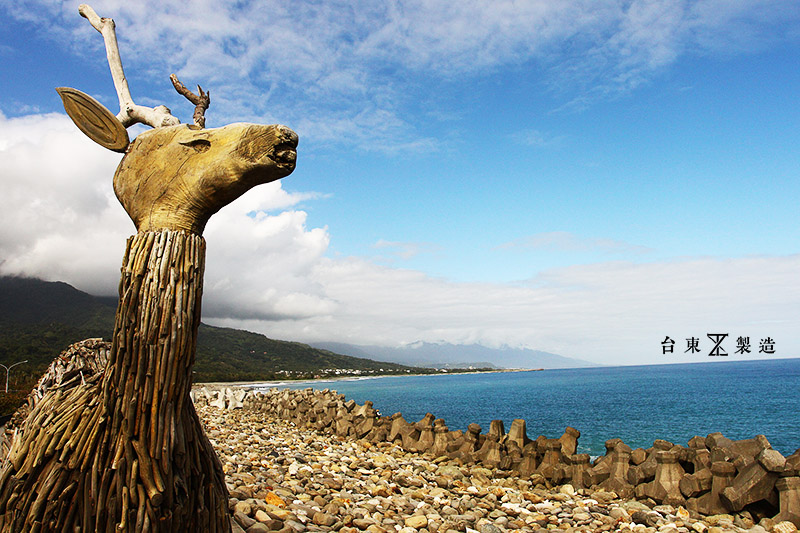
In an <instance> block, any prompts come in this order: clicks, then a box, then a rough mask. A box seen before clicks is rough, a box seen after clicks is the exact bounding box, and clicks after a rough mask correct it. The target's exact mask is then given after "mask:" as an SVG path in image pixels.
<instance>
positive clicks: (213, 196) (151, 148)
mask: <svg viewBox="0 0 800 533" xmlns="http://www.w3.org/2000/svg"><path fill="white" fill-rule="evenodd" d="M78 12H79V13H80V14H81V15H82V16H83V17H85V18H86V19H88V20H89V22H90V23H91V24H92V26H93V27H94V28H95V29H96V30H97V31H99V32H100V33H101V34H102V35H103V39H104V40H105V44H106V55H107V57H108V63H109V67H110V69H111V76H112V78H113V80H114V86H115V87H116V90H117V96H118V97H119V102H120V112H119V114H117V115H116V116H114V115H113V114H112V113H111V112H110V111H108V110H107V109H106V108H105V107H104V106H103V105H102V104H100V103H99V102H97V101H96V100H95V99H93V98H92V97H90V96H89V95H87V94H84V93H82V92H81V91H78V90H76V89H71V88H66V87H61V88H58V89H56V90H57V91H58V92H59V94H60V95H61V98H62V100H63V101H64V108H65V109H66V111H67V114H68V115H69V116H70V117H71V118H72V120H73V121H74V122H75V124H76V125H77V126H78V128H80V129H81V131H83V132H84V133H85V134H86V135H88V136H89V137H90V138H91V139H92V140H94V141H95V142H97V143H99V144H100V145H102V146H104V147H106V148H108V149H110V150H114V151H119V152H124V153H125V155H124V157H123V158H122V161H121V162H120V164H119V167H117V171H116V173H115V174H114V192H115V193H116V195H117V198H118V199H119V201H120V202H121V203H122V205H123V207H124V208H125V210H126V211H127V213H128V215H130V217H131V219H132V220H133V222H134V224H135V225H136V229H137V231H151V230H161V229H170V230H186V231H191V232H193V233H197V234H201V233H202V232H203V228H204V227H205V224H206V222H207V221H208V219H209V218H210V217H211V215H213V214H214V213H216V212H217V211H219V210H220V209H221V208H222V207H224V206H225V205H227V204H229V203H230V202H232V201H233V200H235V199H236V198H238V197H239V196H241V195H242V194H244V193H245V192H247V191H248V190H249V189H251V188H252V187H254V186H256V185H259V184H261V183H267V182H270V181H274V180H277V179H280V178H283V177H284V176H288V175H289V174H290V173H291V172H292V171H293V170H294V166H295V159H296V148H297V134H295V133H294V132H293V131H292V130H290V129H289V128H287V127H286V126H281V125H271V126H262V125H258V124H230V125H228V126H224V127H222V128H215V129H204V126H205V118H204V112H205V110H206V109H207V108H208V106H209V103H210V96H209V94H208V93H206V92H204V91H203V89H201V88H200V87H199V86H198V88H197V89H198V93H199V95H195V94H194V93H192V92H191V91H189V90H188V89H187V88H186V87H185V86H184V85H183V84H182V83H181V82H180V81H178V78H177V77H176V76H175V75H174V74H173V75H172V76H170V79H171V80H172V83H173V85H174V86H175V89H176V90H177V91H178V92H179V93H180V94H182V95H184V96H186V98H187V99H189V100H190V101H191V102H192V103H194V104H195V106H196V107H195V113H194V125H188V126H187V125H182V124H180V121H179V120H178V119H177V118H176V117H174V116H173V115H172V114H171V112H170V110H169V109H167V108H166V107H165V106H157V107H154V108H148V107H145V106H140V105H136V104H134V103H133V99H132V98H131V95H130V90H129V89H128V82H127V80H126V78H125V74H124V72H123V70H122V61H121V59H120V56H119V48H118V45H117V37H116V30H115V26H114V21H113V20H112V19H110V18H100V17H99V16H97V14H96V13H95V12H94V10H93V9H92V8H91V7H89V6H88V5H86V4H81V6H80V7H79V8H78ZM136 123H143V124H147V125H149V126H151V127H152V128H153V129H152V130H150V131H147V132H144V133H142V134H140V135H139V136H138V137H137V138H136V139H135V140H134V141H133V142H132V143H131V142H129V140H128V134H127V129H126V128H127V127H128V126H131V125H133V124H136Z"/></svg>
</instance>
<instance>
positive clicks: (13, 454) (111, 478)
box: [0, 230, 230, 532]
mask: <svg viewBox="0 0 800 533" xmlns="http://www.w3.org/2000/svg"><path fill="white" fill-rule="evenodd" d="M204 257H205V243H204V241H203V239H202V237H200V236H198V235H196V234H192V233H189V232H185V231H169V230H163V231H149V232H141V233H138V234H137V235H135V236H133V237H131V238H130V239H129V240H128V245H127V248H126V252H125V257H124V259H123V265H122V277H121V280H120V302H119V308H118V311H117V316H116V324H115V330H114V339H113V343H112V348H111V350H110V352H109V353H108V361H107V364H106V365H105V368H104V371H103V372H102V373H93V374H92V375H89V376H86V375H81V374H80V372H79V373H78V375H77V376H72V379H67V380H66V381H63V382H62V383H55V386H51V387H50V388H49V389H48V390H46V391H45V392H44V394H43V395H42V396H41V398H40V399H39V400H38V401H37V400H36V399H33V400H32V401H31V403H33V404H34V405H33V406H32V409H31V410H30V413H29V414H28V416H27V418H26V419H25V421H24V422H23V423H22V424H21V426H19V427H18V428H17V431H16V434H15V435H14V438H13V439H12V441H11V443H10V451H9V453H8V455H7V457H6V459H5V461H4V463H3V466H2V471H0V530H2V531H39V530H42V531H65V532H66V531H84V532H88V531H108V530H112V529H114V528H117V530H119V531H165V532H167V531H180V530H185V531H201V530H211V531H229V529H230V523H229V521H228V516H227V494H226V489H225V484H224V476H223V473H222V469H221V466H220V464H219V461H218V460H217V458H216V455H215V454H214V452H213V449H212V448H211V445H210V443H209V442H208V439H207V438H206V437H205V435H204V434H203V430H202V427H201V425H200V422H199V420H198V418H197V415H196V413H195V411H194V406H193V404H192V402H191V400H190V398H189V389H190V388H191V367H192V364H193V359H194V353H195V342H196V334H197V327H198V325H199V319H200V299H201V293H202V277H203V265H204ZM84 374H86V373H85V372H84ZM61 376H62V378H63V377H67V378H69V372H66V373H63V372H62V373H61ZM78 378H80V379H78ZM209 517H212V518H211V519H210V518H209Z"/></svg>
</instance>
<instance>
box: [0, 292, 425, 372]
mask: <svg viewBox="0 0 800 533" xmlns="http://www.w3.org/2000/svg"><path fill="white" fill-rule="evenodd" d="M115 309H116V302H115V301H114V299H113V298H98V297H95V296H91V295H89V294H86V293H84V292H81V291H79V290H77V289H75V288H74V287H72V286H70V285H67V284H66V283H61V282H45V281H41V280H37V279H29V278H16V277H0V363H2V364H5V365H11V364H13V363H16V362H17V361H23V360H26V359H27V360H28V363H27V364H24V365H19V366H17V367H15V368H14V369H13V371H12V374H11V378H12V380H11V387H15V386H18V387H24V386H25V385H24V384H25V383H28V382H30V381H31V380H34V379H38V377H39V376H40V375H41V373H42V372H43V371H44V369H45V368H46V367H47V365H49V364H50V362H51V361H52V360H53V358H54V357H55V356H56V355H58V354H59V353H60V352H61V351H62V350H63V349H64V348H66V347H67V346H68V345H69V344H71V343H73V342H77V341H79V340H83V339H86V338H90V337H103V338H104V339H107V340H108V339H110V338H111V334H112V331H113V328H114V312H115ZM197 344H198V345H197V361H196V364H195V368H194V371H195V375H194V381H195V382H207V381H251V380H252V381H256V380H269V379H287V378H288V379H297V378H306V377H313V376H316V375H331V374H336V373H337V370H338V373H340V374H341V373H342V372H343V371H347V373H350V374H359V373H362V374H363V373H382V374H389V373H406V372H408V371H410V370H412V369H413V371H414V372H419V371H420V370H421V369H418V368H414V367H408V366H403V365H397V364H394V363H386V362H377V361H372V360H369V359H362V358H357V357H349V356H346V355H340V354H336V353H333V352H330V351H327V350H322V349H318V348H312V347H310V346H308V345H306V344H301V343H297V342H286V341H278V340H273V339H269V338H267V337H265V336H264V335H261V334H257V333H251V332H248V331H242V330H236V329H230V328H216V327H212V326H208V325H205V324H202V325H201V326H200V332H199V335H198V343H197ZM326 370H327V372H326ZM0 375H2V378H3V379H4V378H5V375H4V372H3V371H2V369H0Z"/></svg>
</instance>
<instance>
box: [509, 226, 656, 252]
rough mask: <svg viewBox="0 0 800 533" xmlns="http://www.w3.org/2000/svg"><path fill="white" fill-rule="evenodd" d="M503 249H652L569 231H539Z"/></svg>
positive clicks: (575, 250) (601, 250)
mask: <svg viewBox="0 0 800 533" xmlns="http://www.w3.org/2000/svg"><path fill="white" fill-rule="evenodd" d="M497 248H498V249H501V250H513V249H533V250H543V251H549V252H600V253H603V254H637V255H638V254H645V253H648V252H651V251H652V249H651V248H648V247H647V246H642V245H640V244H631V243H627V242H624V241H619V240H615V239H607V238H598V237H581V236H579V235H575V234H574V233H570V232H568V231H549V232H544V233H537V234H535V235H530V236H528V237H524V238H521V239H517V240H515V241H511V242H507V243H504V244H501V245H499V246H498V247H497Z"/></svg>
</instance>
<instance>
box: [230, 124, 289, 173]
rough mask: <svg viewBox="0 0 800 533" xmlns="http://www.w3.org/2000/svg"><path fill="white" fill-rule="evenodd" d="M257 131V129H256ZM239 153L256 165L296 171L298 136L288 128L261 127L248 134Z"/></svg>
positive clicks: (240, 146) (280, 126)
mask: <svg viewBox="0 0 800 533" xmlns="http://www.w3.org/2000/svg"><path fill="white" fill-rule="evenodd" d="M254 129H255V128H254ZM248 133H249V135H246V136H245V141H244V142H243V143H242V144H240V145H239V149H238V152H239V154H240V155H241V156H242V157H243V158H244V159H246V160H248V161H251V162H253V163H256V164H259V165H261V164H270V163H271V164H272V165H275V166H277V167H278V168H280V169H282V170H284V171H286V172H287V173H289V172H291V171H292V170H294V166H295V161H296V160H297V141H298V138H297V134H296V133H295V132H293V131H292V130H291V129H289V128H287V127H286V126H282V125H276V126H267V127H259V128H258V131H255V132H253V131H251V132H248Z"/></svg>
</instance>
